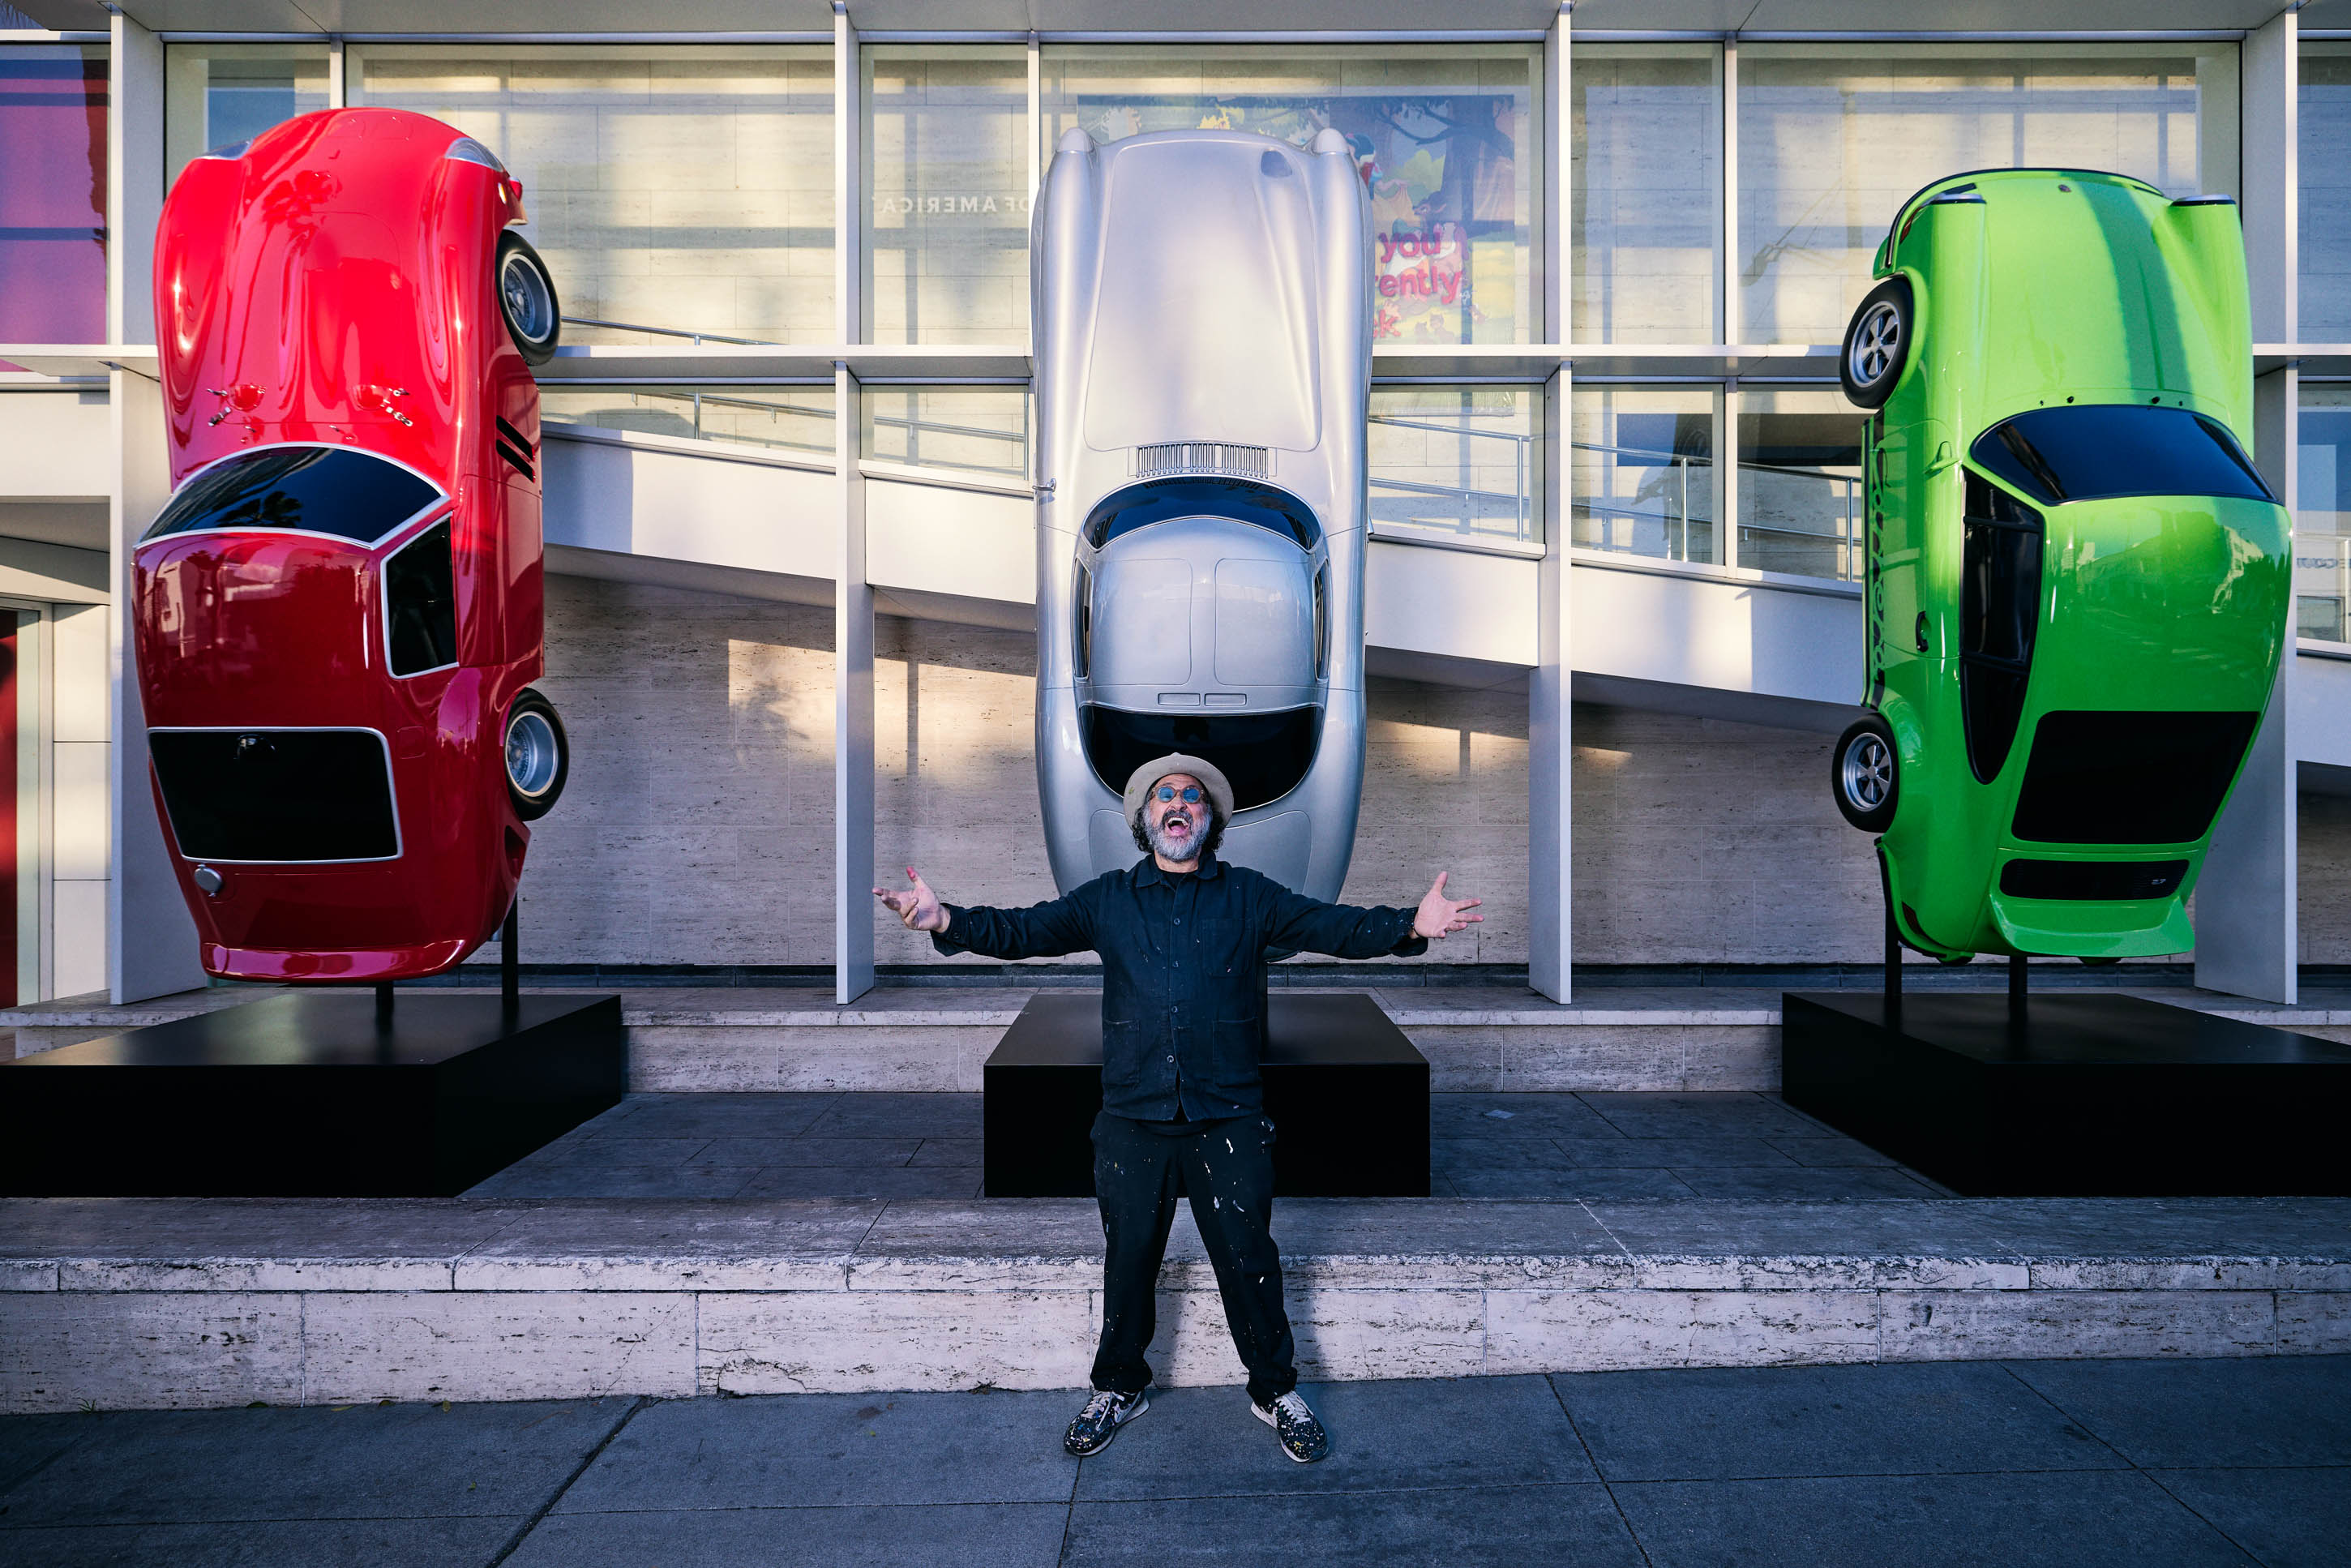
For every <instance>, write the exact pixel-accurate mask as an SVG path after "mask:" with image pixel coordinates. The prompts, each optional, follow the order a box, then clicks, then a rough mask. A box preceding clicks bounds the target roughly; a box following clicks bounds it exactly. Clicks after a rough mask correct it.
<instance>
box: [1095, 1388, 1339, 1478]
mask: <svg viewBox="0 0 2351 1568" xmlns="http://www.w3.org/2000/svg"><path fill="white" fill-rule="evenodd" d="M1249 1408H1250V1409H1252V1410H1254V1411H1256V1412H1257V1418H1258V1419H1259V1420H1260V1421H1262V1422H1264V1423H1265V1424H1266V1425H1267V1426H1269V1427H1272V1428H1273V1432H1274V1436H1275V1437H1280V1439H1281V1451H1282V1452H1283V1453H1285V1454H1288V1455H1289V1456H1290V1458H1293V1459H1296V1460H1297V1461H1298V1462H1299V1463H1300V1464H1301V1465H1311V1464H1312V1463H1314V1461H1315V1460H1317V1459H1320V1458H1326V1457H1327V1456H1328V1455H1329V1454H1330V1452H1331V1434H1330V1433H1328V1432H1325V1431H1324V1430H1323V1429H1322V1422H1321V1421H1319V1420H1317V1419H1315V1416H1314V1412H1313V1411H1312V1410H1311V1409H1309V1408H1308V1407H1307V1405H1306V1399H1305V1396H1302V1395H1299V1394H1285V1395H1283V1396H1281V1397H1280V1398H1279V1399H1277V1400H1275V1401H1274V1402H1273V1403H1272V1404H1270V1405H1259V1403H1258V1402H1257V1401H1255V1400H1254V1399H1252V1400H1250V1401H1249ZM1072 1430H1075V1428H1072Z"/></svg>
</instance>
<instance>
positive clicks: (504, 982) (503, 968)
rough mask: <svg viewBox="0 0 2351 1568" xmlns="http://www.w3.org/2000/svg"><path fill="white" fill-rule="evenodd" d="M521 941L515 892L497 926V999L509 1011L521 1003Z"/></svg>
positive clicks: (519, 904)
mask: <svg viewBox="0 0 2351 1568" xmlns="http://www.w3.org/2000/svg"><path fill="white" fill-rule="evenodd" d="M521 942H522V895H521V894H515V901H514V902H513V903H512V904H507V923H506V924H505V925H501V926H499V927H498V1000H499V1001H500V1002H501V1003H502V1004H504V1005H505V1007H506V1009H507V1010H508V1011H509V1012H511V1011H513V1010H514V1009H516V1008H517V1007H518V1006H520V1005H521V1003H522V953H521V950H520V948H521ZM387 989H388V988H387Z"/></svg>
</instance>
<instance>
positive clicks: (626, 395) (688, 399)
mask: <svg viewBox="0 0 2351 1568" xmlns="http://www.w3.org/2000/svg"><path fill="white" fill-rule="evenodd" d="M897 392H898V389H894V388H893V389H877V390H876V392H874V393H873V394H872V395H873V396H875V397H879V398H888V399H892V400H893V401H897V396H896V394H897ZM1003 401H1004V402H1006V404H1007V407H1006V408H1005V409H1004V410H1002V411H992V412H1001V413H1002V414H1003V418H1004V423H1002V424H1000V425H985V424H979V423H971V422H970V421H969V420H958V419H952V418H949V419H940V418H930V417H925V416H924V415H923V414H922V413H913V414H900V413H884V412H882V411H881V410H879V409H869V410H868V411H867V414H866V423H867V424H868V425H869V426H870V427H871V429H870V430H869V432H868V434H867V437H866V441H865V445H866V448H867V450H866V452H865V454H864V455H866V456H868V457H872V458H875V459H877V460H879V461H883V462H888V463H897V464H903V465H906V466H908V467H913V468H937V469H941V470H945V471H947V472H951V473H958V474H967V475H971V476H984V477H987V478H990V479H1013V480H1019V479H1021V478H1023V477H1025V476H1027V474H1028V472H1029V429H1028V417H1027V402H1028V400H1027V397H1026V396H1025V394H1020V393H1014V394H1011V395H1010V396H1008V397H1006V398H1004V399H1003ZM831 403H832V393H831V391H830V390H829V389H825V388H821V387H811V388H809V389H807V390H806V391H805V392H799V391H798V390H797V389H795V390H794V391H793V392H787V393H785V395H783V396H779V397H764V398H763V397H756V396H744V395H742V394H740V393H738V392H717V391H712V390H709V389H706V388H697V387H580V386H577V385H573V384H567V383H564V382H550V383H548V384H546V385H544V386H542V387H541V388H540V389H539V408H540V411H541V413H543V414H544V415H545V416H546V418H547V419H548V420H549V421H550V422H553V423H568V424H584V425H589V426H591V427H594V428H597V429H602V430H634V431H640V432H643V433H645V434H653V435H669V436H676V437H679V438H681V439H684V440H688V441H716V442H724V443H726V444H731V445H737V446H757V447H762V448H765V449H768V450H770V451H776V452H789V453H792V454H795V455H802V456H809V457H820V458H823V459H825V460H826V461H831V458H832V457H833V455H834V440H833V434H832V418H833V414H832V407H831Z"/></svg>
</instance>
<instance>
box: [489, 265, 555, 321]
mask: <svg viewBox="0 0 2351 1568" xmlns="http://www.w3.org/2000/svg"><path fill="white" fill-rule="evenodd" d="M498 293H499V295H500V296H501V297H503V298H504V299H505V301H506V307H507V317H508V318H509V319H511V320H512V321H513V322H514V324H515V326H516V328H517V329H518V330H519V331H521V333H522V334H523V335H524V336H525V337H527V338H528V339H530V340H532V341H533V342H537V341H538V340H540V339H542V338H545V337H547V336H548V335H549V333H551V332H553V331H554V330H555V301H554V300H553V299H552V298H549V295H548V292H547V280H546V279H545V278H543V277H540V276H539V275H538V268H537V267H533V266H531V264H530V263H529V262H528V260H526V259H525V258H524V257H523V256H521V255H520V254H519V253H517V254H516V255H513V256H508V257H507V264H506V266H505V267H502V268H500V269H499V272H498Z"/></svg>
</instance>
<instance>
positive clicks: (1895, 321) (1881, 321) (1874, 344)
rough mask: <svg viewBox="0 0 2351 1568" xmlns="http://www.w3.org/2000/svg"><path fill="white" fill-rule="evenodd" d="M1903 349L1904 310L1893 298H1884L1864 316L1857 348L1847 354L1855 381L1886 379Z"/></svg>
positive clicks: (1857, 334) (1860, 383)
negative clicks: (1900, 309)
mask: <svg viewBox="0 0 2351 1568" xmlns="http://www.w3.org/2000/svg"><path fill="white" fill-rule="evenodd" d="M1901 350H1902V312H1900V311H1899V310H1896V308H1894V302H1893V301H1892V300H1890V299H1881V300H1879V301H1878V302H1877V303H1876V304H1875V305H1873V306H1871V307H1870V308H1869V313H1868V314H1867V315H1865V316H1864V317H1863V318H1862V319H1861V330H1860V331H1858V332H1855V334H1854V335H1853V348H1852V349H1851V350H1850V351H1848V352H1847V354H1846V356H1845V363H1846V368H1847V369H1848V370H1850V371H1852V372H1853V379H1854V382H1855V385H1858V386H1871V385H1874V384H1876V382H1878V381H1880V380H1882V379H1883V378H1884V377H1885V375H1886V371H1888V370H1890V369H1891V368H1892V367H1893V365H1894V361H1895V356H1896V355H1897V354H1898V353H1900V352H1901Z"/></svg>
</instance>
